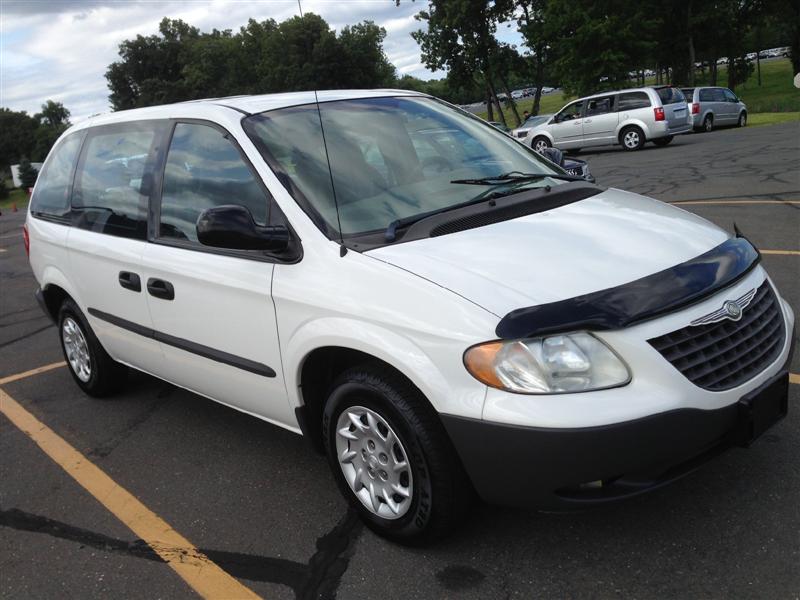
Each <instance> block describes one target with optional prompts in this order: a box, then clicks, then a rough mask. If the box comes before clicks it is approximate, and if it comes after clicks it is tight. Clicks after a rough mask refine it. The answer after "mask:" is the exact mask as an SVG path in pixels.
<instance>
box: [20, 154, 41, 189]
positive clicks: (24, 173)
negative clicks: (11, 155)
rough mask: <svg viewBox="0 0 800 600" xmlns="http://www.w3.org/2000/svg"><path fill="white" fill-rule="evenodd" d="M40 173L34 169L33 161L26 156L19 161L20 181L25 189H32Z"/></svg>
mask: <svg viewBox="0 0 800 600" xmlns="http://www.w3.org/2000/svg"><path fill="white" fill-rule="evenodd" d="M38 176H39V171H37V170H36V169H34V168H33V165H31V161H29V160H28V159H27V158H25V157H24V156H23V157H22V158H21V159H20V161H19V181H20V184H21V187H22V188H24V189H27V188H32V187H33V186H34V184H35V183H36V178H37V177H38Z"/></svg>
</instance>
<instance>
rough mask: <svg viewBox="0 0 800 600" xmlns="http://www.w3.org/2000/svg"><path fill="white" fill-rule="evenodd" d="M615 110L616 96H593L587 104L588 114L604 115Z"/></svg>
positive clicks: (588, 115) (589, 115)
mask: <svg viewBox="0 0 800 600" xmlns="http://www.w3.org/2000/svg"><path fill="white" fill-rule="evenodd" d="M613 110H614V96H606V97H604V98H592V99H591V100H588V101H587V104H586V116H587V117H591V116H594V115H604V114H606V113H610V112H612V111H613Z"/></svg>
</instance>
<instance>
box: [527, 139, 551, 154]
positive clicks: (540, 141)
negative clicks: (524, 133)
mask: <svg viewBox="0 0 800 600" xmlns="http://www.w3.org/2000/svg"><path fill="white" fill-rule="evenodd" d="M537 146H539V148H537ZM541 146H544V148H552V147H553V144H551V143H550V140H548V139H547V138H546V137H545V136H543V135H537V136H536V137H535V138H533V140H532V141H531V148H533V149H534V150H536V152H541V150H542V149H543V148H541Z"/></svg>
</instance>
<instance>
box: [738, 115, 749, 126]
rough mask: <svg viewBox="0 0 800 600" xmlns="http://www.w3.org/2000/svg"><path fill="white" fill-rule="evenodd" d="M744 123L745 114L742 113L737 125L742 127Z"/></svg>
mask: <svg viewBox="0 0 800 600" xmlns="http://www.w3.org/2000/svg"><path fill="white" fill-rule="evenodd" d="M746 124H747V117H746V116H744V115H742V116H741V117H739V125H741V126H742V127H744V126H745V125H746Z"/></svg>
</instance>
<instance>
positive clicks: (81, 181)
mask: <svg viewBox="0 0 800 600" xmlns="http://www.w3.org/2000/svg"><path fill="white" fill-rule="evenodd" d="M157 132H158V130H157V125H155V124H152V123H130V124H126V125H123V126H110V127H99V128H97V129H95V130H89V133H88V134H87V138H86V142H85V143H84V149H83V151H82V154H81V158H80V161H79V164H78V170H77V172H76V173H75V189H74V191H73V195H72V209H73V214H74V219H75V225H76V226H78V227H80V228H82V229H89V230H91V231H96V232H98V233H106V234H110V235H117V236H120V237H130V238H141V239H144V238H146V237H147V209H148V200H149V198H148V195H147V194H146V193H143V191H142V180H143V178H144V172H145V165H146V164H147V162H148V158H149V157H150V156H151V150H152V148H153V144H154V142H155V139H156V136H157Z"/></svg>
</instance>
